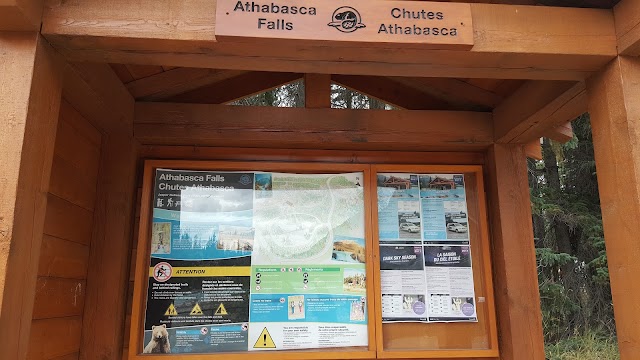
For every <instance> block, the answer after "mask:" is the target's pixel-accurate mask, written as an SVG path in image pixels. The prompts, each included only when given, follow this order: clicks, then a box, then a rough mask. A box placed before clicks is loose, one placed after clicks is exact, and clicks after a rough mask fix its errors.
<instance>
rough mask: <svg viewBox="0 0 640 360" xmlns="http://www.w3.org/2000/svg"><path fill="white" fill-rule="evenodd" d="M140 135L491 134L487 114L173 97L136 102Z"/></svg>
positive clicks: (293, 139) (231, 140)
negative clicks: (228, 103)
mask: <svg viewBox="0 0 640 360" xmlns="http://www.w3.org/2000/svg"><path fill="white" fill-rule="evenodd" d="M399 124H401V125H402V126H398V125H399ZM135 136H136V138H137V139H138V140H139V141H140V142H141V143H142V144H149V145H183V144H192V145H209V146H238V147H242V146H247V145H248V144H251V146H252V147H280V148H282V147H292V148H316V149H318V148H323V149H344V150H346V149H351V150H386V149H390V148H393V149H395V150H399V151H402V150H406V151H411V150H422V151H425V150H433V149H437V150H447V149H454V148H455V149H457V150H460V149H463V148H465V149H467V150H469V149H482V148H486V147H487V146H488V145H489V144H491V142H492V138H493V134H492V129H491V115H490V114H489V113H474V112H446V111H386V110H377V111H376V110H338V109H296V108H252V107H241V106H226V105H199V104H172V103H136V120H135Z"/></svg>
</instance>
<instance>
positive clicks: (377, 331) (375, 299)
mask: <svg viewBox="0 0 640 360" xmlns="http://www.w3.org/2000/svg"><path fill="white" fill-rule="evenodd" d="M157 168H166V169H179V170H205V171H206V170H210V171H240V170H246V171H273V172H278V171H281V172H293V173H331V172H356V171H361V172H363V173H364V178H365V180H364V182H366V184H367V186H368V189H367V188H365V191H364V209H365V238H366V239H365V243H366V248H367V249H368V250H367V254H366V259H367V260H366V261H367V265H368V266H367V267H366V274H367V277H368V278H369V279H372V281H370V282H369V286H367V301H368V306H369V308H368V310H367V311H368V319H369V321H368V324H367V328H368V338H369V344H368V346H367V347H366V348H360V349H362V350H356V349H358V348H335V349H333V348H322V349H314V350H285V351H266V352H265V351H261V352H248V351H247V352H238V353H219V354H171V355H149V354H141V351H142V347H143V343H142V337H141V335H142V333H143V332H144V314H145V306H146V294H147V284H148V268H149V261H150V256H149V252H150V250H149V249H150V237H149V236H148V234H149V228H150V224H151V219H152V211H151V203H152V197H153V180H154V176H153V175H154V171H155V169H157ZM378 172H400V173H402V172H405V173H408V172H411V173H463V174H466V175H472V176H473V177H474V178H473V181H468V180H467V179H466V178H465V188H466V189H467V190H466V192H467V198H468V199H469V200H468V207H469V217H470V222H471V217H472V215H473V218H474V219H477V224H476V225H474V228H473V230H472V229H471V227H470V231H473V233H475V234H476V235H475V236H474V239H473V240H471V247H472V256H473V270H474V284H475V285H474V286H475V291H476V299H478V298H484V299H485V302H484V303H485V306H484V310H483V312H482V315H480V312H479V313H478V315H479V322H478V323H459V324H402V325H400V324H398V325H396V324H392V325H394V326H395V327H396V328H395V329H393V331H394V332H397V335H398V336H399V337H402V336H407V335H409V336H414V337H415V335H416V329H420V330H421V329H424V328H422V327H424V326H431V327H434V326H435V327H438V328H439V330H438V331H442V329H447V333H445V334H444V336H451V333H450V331H454V332H455V331H459V330H460V328H464V327H465V326H466V327H474V326H475V327H482V326H484V328H485V329H487V331H486V338H487V343H488V346H487V347H486V348H484V349H443V350H435V349H410V350H409V349H406V350H389V349H385V346H384V344H385V343H384V336H383V333H384V331H385V328H384V325H383V324H382V317H381V315H382V313H381V312H382V308H381V295H380V263H379V259H380V256H379V247H378V246H379V245H378V223H377V221H378V214H377V211H374V210H375V209H377V193H376V189H377V185H376V174H377V173H378ZM467 184H468V185H467ZM483 186H484V185H483V179H482V166H480V165H370V164H336V163H299V162H291V163H283V162H280V163H274V162H234V161H191V160H148V161H146V162H145V165H144V179H143V188H142V200H141V202H142V206H141V213H140V227H139V235H138V247H137V261H136V264H137V266H136V271H135V286H134V294H133V311H132V315H131V331H130V348H129V358H130V359H166V358H171V359H178V360H190V359H195V358H196V357H197V358H207V359H241V358H244V357H246V356H247V355H249V356H252V355H253V356H255V357H256V358H260V359H274V360H275V359H375V358H434V359H435V358H441V359H444V358H497V357H498V356H499V352H498V345H497V344H498V341H497V325H496V315H495V306H494V296H493V283H492V277H491V274H492V273H491V264H490V251H489V232H488V225H487V212H486V199H485V195H484V188H483ZM452 328H453V329H452Z"/></svg>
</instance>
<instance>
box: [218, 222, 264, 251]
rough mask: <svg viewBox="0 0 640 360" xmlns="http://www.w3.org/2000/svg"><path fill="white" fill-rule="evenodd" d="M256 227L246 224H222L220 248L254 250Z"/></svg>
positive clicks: (220, 228)
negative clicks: (246, 225)
mask: <svg viewBox="0 0 640 360" xmlns="http://www.w3.org/2000/svg"><path fill="white" fill-rule="evenodd" d="M254 233H255V229H254V228H251V227H245V226H232V225H220V227H219V230H218V244H217V248H218V249H219V250H236V251H252V250H253V238H254Z"/></svg>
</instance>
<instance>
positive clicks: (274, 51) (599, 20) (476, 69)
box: [42, 0, 617, 80]
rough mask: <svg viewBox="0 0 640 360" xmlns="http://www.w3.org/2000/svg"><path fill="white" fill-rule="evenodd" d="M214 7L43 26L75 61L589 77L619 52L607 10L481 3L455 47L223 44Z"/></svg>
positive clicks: (159, 5) (145, 7) (63, 16)
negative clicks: (468, 34)
mask: <svg viewBox="0 0 640 360" xmlns="http://www.w3.org/2000/svg"><path fill="white" fill-rule="evenodd" d="M212 6H214V4H213V3H212V2H208V1H204V0H179V1H169V0H163V1H151V0H135V1H126V0H118V1H116V2H115V3H113V2H109V3H105V2H103V1H99V0H89V1H80V0H72V1H60V0H49V1H47V3H46V6H45V7H46V9H45V13H44V16H43V28H42V32H43V34H45V37H46V38H47V39H48V40H49V41H51V43H52V44H54V45H55V47H56V48H57V49H59V50H60V51H61V52H62V53H63V54H65V55H66V56H68V58H70V59H74V60H93V61H108V62H113V63H126V64H149V65H171V66H184V67H202V68H218V69H234V70H251V71H256V70H259V71H279V72H297V73H318V72H321V73H327V74H353V75H379V76H380V75H386V76H418V77H457V78H503V79H506V78H521V79H561V80H582V79H584V77H585V76H587V75H588V74H589V73H591V72H593V71H596V70H598V69H599V68H600V67H602V66H603V65H604V64H606V63H607V62H608V61H610V60H611V59H613V57H615V56H616V54H617V50H616V36H615V29H614V24H613V15H612V14H611V11H607V10H593V9H572V8H550V7H539V6H508V5H497V4H472V5H471V9H472V16H473V21H474V28H475V31H474V34H475V35H474V37H475V39H474V41H475V46H474V47H473V49H472V50H471V51H454V50H423V49H400V48H398V47H394V46H393V45H392V44H391V45H389V46H387V47H383V48H375V47H359V46H342V47H341V46H333V47H327V46H326V45H324V44H303V43H299V42H295V41H293V43H291V44H289V43H287V44H284V43H280V44H278V43H276V44H270V43H265V42H246V43H245V42H233V43H225V44H221V43H215V42H214V41H213V40H214V35H213V33H214V28H215V20H214V16H215V14H214V11H211V12H207V11H201V10H200V9H204V8H210V7H212ZM541 19H544V21H541ZM567 19H571V21H567ZM575 24H589V26H575ZM541 38H544V41H540V39H541ZM576 39H579V41H576ZM329 49H330V50H329Z"/></svg>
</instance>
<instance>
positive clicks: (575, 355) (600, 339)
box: [545, 330, 620, 360]
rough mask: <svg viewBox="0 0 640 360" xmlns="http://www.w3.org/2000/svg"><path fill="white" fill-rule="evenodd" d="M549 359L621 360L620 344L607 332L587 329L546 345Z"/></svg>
mask: <svg viewBox="0 0 640 360" xmlns="http://www.w3.org/2000/svg"><path fill="white" fill-rule="evenodd" d="M545 352H546V354H547V358H548V359H549V360H619V359H620V354H619V353H618V345H617V343H616V341H615V339H612V338H611V336H610V335H609V334H608V333H607V332H606V331H604V332H598V331H593V330H591V331H587V332H586V333H585V334H584V335H579V336H575V337H572V338H568V339H563V340H560V341H558V342H557V343H555V344H550V345H547V346H546V347H545Z"/></svg>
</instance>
